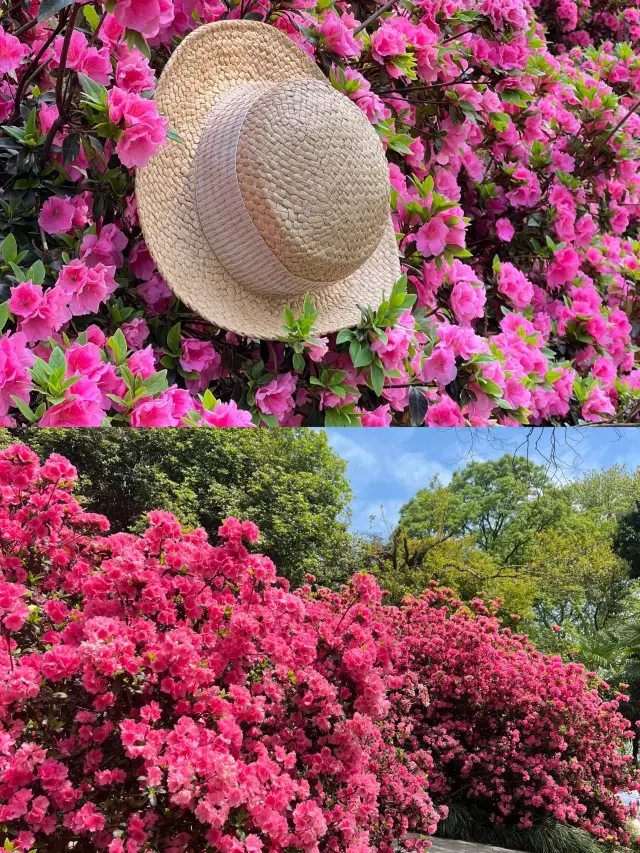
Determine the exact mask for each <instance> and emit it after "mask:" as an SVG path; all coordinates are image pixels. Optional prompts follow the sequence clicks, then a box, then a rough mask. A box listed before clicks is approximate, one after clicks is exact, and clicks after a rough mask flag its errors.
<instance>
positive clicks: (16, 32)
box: [11, 18, 38, 38]
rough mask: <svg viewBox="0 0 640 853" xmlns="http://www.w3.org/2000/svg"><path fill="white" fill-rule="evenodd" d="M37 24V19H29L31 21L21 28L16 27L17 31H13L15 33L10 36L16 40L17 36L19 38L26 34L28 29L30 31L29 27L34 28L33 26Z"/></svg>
mask: <svg viewBox="0 0 640 853" xmlns="http://www.w3.org/2000/svg"><path fill="white" fill-rule="evenodd" d="M37 23H38V19H37V18H31V20H30V21H27V23H26V24H23V25H22V26H21V27H18V29H17V30H15V32H13V33H11V35H12V36H15V37H16V38H18V36H21V35H22V34H23V33H26V32H27V30H30V29H31V27H35V25H36V24H37Z"/></svg>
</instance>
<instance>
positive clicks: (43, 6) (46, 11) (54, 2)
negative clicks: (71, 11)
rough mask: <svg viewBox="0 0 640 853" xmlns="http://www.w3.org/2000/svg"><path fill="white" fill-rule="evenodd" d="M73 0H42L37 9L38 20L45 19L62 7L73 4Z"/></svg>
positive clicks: (55, 13)
mask: <svg viewBox="0 0 640 853" xmlns="http://www.w3.org/2000/svg"><path fill="white" fill-rule="evenodd" d="M73 3H74V0H42V3H40V9H39V10H38V20H39V21H46V20H48V19H49V18H51V17H53V15H57V14H58V12H60V11H62V9H66V8H67V7H68V6H73Z"/></svg>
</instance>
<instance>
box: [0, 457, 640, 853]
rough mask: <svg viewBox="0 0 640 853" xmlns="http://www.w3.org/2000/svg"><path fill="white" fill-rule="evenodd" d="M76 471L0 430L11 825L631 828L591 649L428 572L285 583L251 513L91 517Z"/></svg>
mask: <svg viewBox="0 0 640 853" xmlns="http://www.w3.org/2000/svg"><path fill="white" fill-rule="evenodd" d="M75 479H76V471H75V469H74V468H73V466H72V465H71V464H70V463H69V462H68V461H67V460H66V459H64V457H62V456H59V455H57V454H53V455H51V456H50V457H49V459H48V460H47V461H46V462H45V463H44V464H43V465H40V464H39V462H38V459H37V457H36V455H35V454H34V453H33V451H31V450H30V449H28V448H27V447H25V446H24V445H13V446H12V447H10V448H8V449H5V450H3V451H1V452H0V498H1V502H0V622H1V623H2V635H1V638H0V677H1V678H2V683H3V690H2V693H1V694H0V745H1V747H2V749H1V750H0V825H2V826H3V831H4V832H6V835H7V844H8V845H13V848H11V847H10V849H14V850H17V851H21V853H24V851H28V850H31V849H35V850H37V851H47V853H57V851H66V850H67V849H70V848H69V845H70V844H71V843H73V845H74V846H73V849H74V851H78V853H91V851H94V850H103V851H107V853H142V851H144V850H146V849H152V850H155V851H158V853H195V851H198V853H200V851H202V853H204V851H206V850H208V849H213V850H220V851H223V853H259V852H260V851H262V850H268V851H271V853H278V851H284V850H288V851H295V850H302V851H304V853H319V851H320V850H322V851H323V853H325V851H334V853H341V851H345V853H371V851H373V850H374V849H379V850H381V851H382V853H391V851H392V850H393V849H395V847H396V845H398V844H399V845H400V846H402V847H404V848H406V849H414V848H415V847H417V848H418V849H423V848H424V847H426V846H427V845H428V843H429V842H428V836H429V835H433V834H434V833H435V832H436V830H437V828H438V822H439V820H440V819H444V820H445V823H444V825H443V832H444V833H445V834H447V833H449V834H452V833H455V832H457V834H458V836H459V837H465V833H467V832H468V831H469V828H468V820H467V817H465V815H467V816H468V814H469V813H470V814H472V815H479V816H480V819H479V820H478V821H477V831H476V837H479V838H482V837H484V838H495V839H501V840H502V841H504V842H505V843H506V842H507V841H509V839H511V841H512V842H514V840H517V839H522V838H525V839H527V838H528V839H529V841H530V842H531V844H533V843H534V841H535V839H537V841H535V843H537V844H538V847H535V846H533V847H530V848H525V849H531V850H532V853H549V848H545V847H544V843H546V842H544V839H545V838H547V839H548V838H549V837H550V836H551V835H553V837H554V838H555V839H556V842H558V843H559V839H562V838H564V841H563V843H565V842H567V843H568V840H570V839H573V840H574V841H575V843H576V845H578V843H579V844H580V845H582V847H583V848H584V850H583V853H591V851H589V847H588V845H587V843H586V840H585V833H588V834H589V838H591V839H595V840H596V841H597V842H598V843H599V844H600V845H601V844H602V842H607V843H610V844H612V845H614V846H616V845H620V844H627V843H631V839H630V837H629V835H628V833H627V830H626V828H625V823H626V821H627V818H628V817H629V815H630V813H631V812H632V811H633V809H632V808H630V807H627V806H625V805H623V804H622V802H621V801H620V800H619V799H618V798H617V796H616V792H618V791H620V790H627V791H629V790H640V782H638V779H637V774H636V773H635V772H634V771H632V769H631V761H630V758H629V756H628V755H627V754H626V753H625V749H624V747H625V743H626V739H627V738H628V737H629V735H630V732H629V731H628V728H629V724H628V723H627V721H626V720H624V718H623V717H622V716H621V714H620V713H619V712H618V710H617V708H618V702H619V700H620V698H621V697H620V696H619V695H617V696H614V697H613V698H611V697H609V696H608V695H607V694H608V688H607V686H606V685H605V684H603V683H602V682H601V681H600V680H599V679H598V678H597V677H595V675H594V674H593V673H588V672H586V671H585V670H584V668H583V667H581V666H579V665H577V664H563V663H562V661H561V660H560V658H558V657H546V656H544V655H542V654H540V653H539V652H537V651H536V650H535V649H534V648H533V647H532V646H531V645H530V644H529V643H528V642H527V641H526V638H524V637H519V636H515V635H513V634H512V633H511V632H510V631H509V630H506V629H501V628H500V625H499V622H498V620H496V619H495V618H494V617H493V616H492V615H491V612H490V610H489V609H488V608H487V607H485V606H484V605H483V604H482V602H481V601H480V600H477V601H476V602H475V605H474V610H473V611H470V610H469V609H468V608H462V607H460V603H459V602H457V601H456V600H455V599H453V597H452V595H451V594H450V593H449V592H448V591H446V590H437V589H432V590H430V591H429V592H427V593H425V594H424V595H423V596H422V597H420V598H419V599H411V598H410V599H407V601H406V602H405V603H404V604H403V606H402V607H400V608H395V607H390V606H386V605H383V604H382V597H383V594H382V592H381V590H380V589H379V587H378V586H377V584H376V582H375V579H374V578H373V577H372V576H371V575H367V574H364V573H363V574H358V575H355V576H354V577H353V579H352V581H351V582H350V584H348V585H345V586H344V587H342V588H341V589H340V590H339V591H335V592H332V591H330V590H328V589H326V588H320V589H315V588H314V583H313V579H312V577H311V576H309V578H308V581H309V583H308V584H307V585H305V586H304V587H303V588H302V589H301V590H299V591H297V592H296V593H290V592H289V585H288V582H287V581H286V580H284V579H283V578H279V577H278V576H277V575H276V570H275V567H274V565H273V563H272V562H271V560H269V559H268V558H267V557H264V556H262V555H260V554H251V553H249V551H248V550H247V548H246V544H248V543H250V542H255V541H256V539H257V537H258V535H259V534H258V529H257V527H256V526H255V525H254V524H253V523H251V522H244V523H241V522H239V521H237V520H236V519H234V518H230V519H227V520H226V521H225V522H224V524H223V525H222V526H221V527H220V530H219V534H220V544H218V545H211V544H209V543H208V541H207V537H206V534H205V533H204V531H203V530H202V529H196V530H190V531H186V530H183V529H182V527H181V526H180V524H179V523H178V521H177V520H176V518H175V517H174V516H172V515H171V514H169V513H167V512H164V511H158V510H156V511H153V512H151V513H149V516H148V520H149V526H148V528H147V530H146V531H145V532H144V533H142V534H141V535H134V534H131V533H115V534H112V535H108V522H107V520H106V519H105V518H104V517H103V516H99V515H95V514H92V513H87V512H85V511H84V510H83V509H82V508H81V507H80V506H79V504H78V503H77V501H76V499H75V498H74V495H73V484H74V481H75ZM449 806H451V807H452V812H451V816H450V817H448V812H449ZM463 810H464V811H463ZM461 816H462V817H461ZM558 824H562V825H563V826H564V829H563V828H562V827H560V828H558V826H557V825H558ZM456 827H457V829H456ZM492 828H493V829H492ZM493 830H495V832H494V834H493V835H492V834H491V832H492V831H493ZM532 839H533V840H532ZM541 845H542V846H541ZM580 849H581V848H580V847H579V846H576V847H575V850H580ZM558 851H559V853H564V851H563V850H562V848H561V847H559V848H558ZM554 853H556V851H555V849H554Z"/></svg>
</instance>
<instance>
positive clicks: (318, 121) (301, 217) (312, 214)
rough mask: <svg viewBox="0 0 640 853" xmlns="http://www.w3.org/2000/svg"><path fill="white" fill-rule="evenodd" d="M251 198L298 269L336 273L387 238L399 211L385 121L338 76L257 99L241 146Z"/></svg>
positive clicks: (259, 224)
mask: <svg viewBox="0 0 640 853" xmlns="http://www.w3.org/2000/svg"><path fill="white" fill-rule="evenodd" d="M236 174H237V178H238V184H239V187H240V191H241V193H242V197H243V200H244V204H245V207H246V209H247V211H248V213H249V215H250V217H251V219H252V220H253V223H254V224H255V226H256V228H257V230H258V231H259V233H260V234H261V236H262V238H263V239H264V241H265V243H266V244H267V245H268V246H269V248H270V249H271V251H272V252H273V253H274V255H275V256H276V257H277V258H278V259H279V260H280V262H281V263H282V264H283V265H284V267H286V269H287V270H288V271H289V272H290V273H291V274H292V275H293V276H296V277H299V278H301V279H306V280H309V281H311V282H331V281H336V280H338V279H340V278H343V277H345V276H347V275H350V274H351V273H352V272H353V271H354V270H356V269H358V268H359V267H360V266H361V265H362V263H363V262H364V261H366V259H367V258H369V257H370V256H371V255H372V254H373V252H374V251H375V249H376V248H377V246H378V244H379V242H380V239H381V237H382V235H383V233H384V230H385V226H386V225H387V222H388V217H389V173H388V166H387V163H386V159H385V156H384V152H383V150H382V146H381V144H380V141H379V139H378V136H377V134H376V132H375V130H374V129H373V128H372V126H371V124H370V123H369V121H368V120H367V119H366V117H365V116H364V115H363V113H362V112H361V111H360V109H359V108H358V107H356V106H355V104H353V103H352V102H351V101H349V100H348V99H347V98H345V97H344V95H341V94H339V93H338V92H337V91H335V90H334V89H333V88H332V87H331V86H329V85H327V84H325V83H323V82H320V81H316V80H295V81H292V82H290V83H286V84H284V85H283V84H280V85H277V86H274V87H270V88H268V89H267V90H266V91H265V92H264V93H263V94H262V95H261V97H260V98H259V99H257V100H256V101H255V102H254V103H253V104H252V106H251V107H250V109H249V111H248V113H247V116H246V118H245V120H244V123H243V127H242V131H241V133H240V137H239V140H238V148H237V153H236Z"/></svg>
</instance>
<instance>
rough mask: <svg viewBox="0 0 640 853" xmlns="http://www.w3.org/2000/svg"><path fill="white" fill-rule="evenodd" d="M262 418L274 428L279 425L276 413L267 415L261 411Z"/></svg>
mask: <svg viewBox="0 0 640 853" xmlns="http://www.w3.org/2000/svg"><path fill="white" fill-rule="evenodd" d="M260 420H261V421H262V422H263V423H264V424H266V425H267V426H268V427H271V428H272V429H275V428H276V427H278V426H279V424H278V419H277V418H276V416H275V415H265V413H264V412H260Z"/></svg>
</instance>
